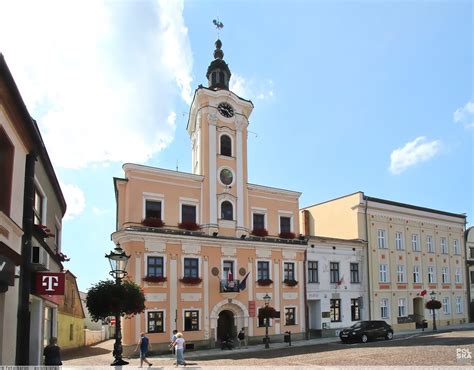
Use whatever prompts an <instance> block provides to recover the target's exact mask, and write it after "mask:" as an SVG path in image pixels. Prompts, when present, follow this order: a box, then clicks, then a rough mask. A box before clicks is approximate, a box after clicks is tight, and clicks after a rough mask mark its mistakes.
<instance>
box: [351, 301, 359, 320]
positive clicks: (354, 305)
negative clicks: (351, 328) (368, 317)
mask: <svg viewBox="0 0 474 370" xmlns="http://www.w3.org/2000/svg"><path fill="white" fill-rule="evenodd" d="M351 320H352V321H359V320H360V307H359V298H352V299H351Z"/></svg>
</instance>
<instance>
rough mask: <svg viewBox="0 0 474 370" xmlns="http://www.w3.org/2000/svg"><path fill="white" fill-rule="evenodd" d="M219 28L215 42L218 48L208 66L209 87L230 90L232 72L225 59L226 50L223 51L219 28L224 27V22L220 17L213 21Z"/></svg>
mask: <svg viewBox="0 0 474 370" xmlns="http://www.w3.org/2000/svg"><path fill="white" fill-rule="evenodd" d="M212 23H214V25H215V26H216V28H217V40H216V42H215V45H216V50H214V60H213V61H212V62H211V64H210V65H209V67H208V68H207V73H206V77H207V80H208V83H209V88H210V89H214V90H219V89H223V90H229V80H230V76H231V75H232V74H231V73H230V69H229V66H228V65H227V63H226V62H225V61H224V52H223V51H222V49H221V48H222V41H221V40H220V39H219V30H221V29H222V28H224V24H223V23H222V22H221V21H220V20H219V18H217V20H216V19H214V20H213V21H212Z"/></svg>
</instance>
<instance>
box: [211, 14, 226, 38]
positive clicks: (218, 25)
mask: <svg viewBox="0 0 474 370" xmlns="http://www.w3.org/2000/svg"><path fill="white" fill-rule="evenodd" d="M212 23H214V26H216V28H217V39H218V40H219V31H220V30H221V29H222V28H224V23H222V22H221V21H219V17H217V19H213V20H212Z"/></svg>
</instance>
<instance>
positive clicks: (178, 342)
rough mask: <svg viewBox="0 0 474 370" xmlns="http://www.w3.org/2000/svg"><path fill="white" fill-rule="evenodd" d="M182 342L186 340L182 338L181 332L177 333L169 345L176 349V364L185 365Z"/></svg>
mask: <svg viewBox="0 0 474 370" xmlns="http://www.w3.org/2000/svg"><path fill="white" fill-rule="evenodd" d="M184 342H186V341H185V340H184V338H183V334H181V333H177V334H176V339H175V341H174V342H173V343H171V345H172V346H173V347H175V349H176V366H178V365H185V366H186V362H185V361H184Z"/></svg>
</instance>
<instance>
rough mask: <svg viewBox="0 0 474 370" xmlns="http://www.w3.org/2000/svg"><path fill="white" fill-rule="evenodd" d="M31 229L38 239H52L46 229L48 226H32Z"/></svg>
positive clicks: (52, 235)
mask: <svg viewBox="0 0 474 370" xmlns="http://www.w3.org/2000/svg"><path fill="white" fill-rule="evenodd" d="M33 229H34V230H35V231H36V233H37V235H38V236H39V237H40V238H43V239H46V238H49V237H54V234H53V233H52V232H51V230H50V229H48V226H46V225H41V224H34V225H33Z"/></svg>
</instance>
